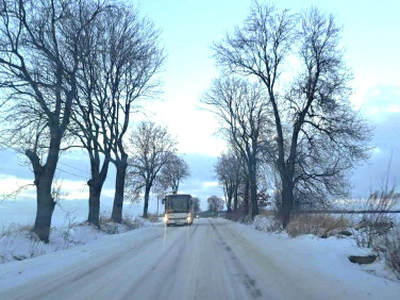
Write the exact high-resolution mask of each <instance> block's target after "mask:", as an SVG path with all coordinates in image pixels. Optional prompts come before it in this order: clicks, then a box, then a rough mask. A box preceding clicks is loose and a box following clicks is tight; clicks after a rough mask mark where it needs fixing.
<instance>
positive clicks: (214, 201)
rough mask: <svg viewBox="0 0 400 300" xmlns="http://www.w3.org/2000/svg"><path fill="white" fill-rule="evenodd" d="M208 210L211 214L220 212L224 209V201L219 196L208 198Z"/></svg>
mask: <svg viewBox="0 0 400 300" xmlns="http://www.w3.org/2000/svg"><path fill="white" fill-rule="evenodd" d="M207 202H208V210H209V211H210V212H219V211H221V210H223V209H224V200H222V199H221V198H220V197H217V196H210V197H208V198H207Z"/></svg>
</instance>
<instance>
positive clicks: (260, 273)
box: [0, 219, 362, 300]
mask: <svg viewBox="0 0 400 300" xmlns="http://www.w3.org/2000/svg"><path fill="white" fill-rule="evenodd" d="M247 229H248V230H252V231H254V230H253V229H251V228H244V226H238V225H237V224H235V223H232V222H229V221H226V220H223V219H199V220H195V222H194V224H193V225H192V226H186V227H164V226H155V227H151V228H145V229H140V230H135V231H133V232H130V233H127V234H121V235H120V236H119V237H118V236H115V237H114V236H113V237H112V239H110V243H109V244H110V245H109V246H108V247H107V246H106V247H103V249H100V248H99V247H91V248H90V247H88V246H87V247H88V248H85V247H86V246H83V247H75V248H76V249H75V250H74V249H68V250H66V251H64V252H65V253H66V254H65V257H64V256H63V252H60V253H58V255H59V257H58V260H63V259H64V260H67V258H68V255H67V253H68V251H75V252H77V251H80V252H79V253H81V254H79V253H78V252H77V253H78V254H76V255H75V253H74V257H75V260H74V262H73V263H70V264H68V263H65V266H64V267H63V268H52V262H51V261H50V259H51V258H52V257H53V258H54V257H56V256H55V255H56V254H55V255H49V258H48V272H47V274H44V275H43V274H42V275H40V276H36V277H34V278H32V279H31V280H30V281H28V282H24V283H22V284H20V285H19V286H16V287H14V288H12V289H10V290H5V291H2V292H0V298H1V299H57V300H61V299H322V298H324V299H344V298H345V299H350V298H351V299H359V298H360V299H361V298H362V297H361V296H362V295H359V294H357V292H356V291H353V292H352V291H351V290H349V288H348V285H347V287H345V286H342V285H340V284H338V283H337V282H332V281H334V280H329V275H328V278H327V274H324V271H323V270H321V271H320V273H318V272H316V271H318V270H315V269H313V268H311V269H310V270H307V269H305V268H302V267H299V266H298V265H291V264H290V263H287V261H286V262H285V261H284V260H286V258H283V257H281V256H280V253H278V252H277V251H275V250H274V251H271V250H270V251H269V250H268V248H265V246H264V247H261V244H260V243H259V241H258V239H259V238H257V237H260V235H262V234H263V233H261V232H255V233H256V234H255V235H253V234H250V235H249V234H246V232H247V231H248V230H247ZM258 234H260V235H258ZM264 235H265V234H264ZM99 245H100V243H99ZM101 245H103V244H101ZM79 248H81V249H83V250H77V249H79ZM275 249H276V247H275ZM282 250H284V249H282ZM285 251H290V249H289V250H287V249H286V250H285ZM80 255H81V256H82V257H80ZM76 257H79V259H76ZM36 259H40V260H42V263H46V255H45V256H42V257H38V258H36ZM295 259H301V258H294V260H295ZM32 261H33V260H32ZM23 263H24V262H23ZM341 284H343V283H341ZM0 290H1V289H0ZM321 297H322V298H321Z"/></svg>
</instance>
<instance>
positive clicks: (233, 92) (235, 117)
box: [201, 77, 269, 217]
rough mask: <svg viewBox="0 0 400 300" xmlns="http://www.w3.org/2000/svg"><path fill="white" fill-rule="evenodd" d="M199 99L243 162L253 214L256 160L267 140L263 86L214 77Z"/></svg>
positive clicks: (237, 79) (252, 212)
mask: <svg viewBox="0 0 400 300" xmlns="http://www.w3.org/2000/svg"><path fill="white" fill-rule="evenodd" d="M201 101H202V102H203V103H204V104H207V105H208V106H210V110H211V111H212V112H214V113H215V114H216V116H217V117H218V118H219V120H220V121H221V126H222V128H223V130H224V133H225V136H226V138H227V139H228V141H229V143H230V144H231V145H232V147H233V148H234V149H235V151H236V152H237V153H239V154H240V156H241V157H242V158H243V160H244V162H245V164H246V168H247V173H248V178H249V188H250V204H251V216H252V217H254V216H256V215H257V214H258V206H257V164H258V161H259V155H260V153H261V150H262V149H264V148H267V147H268V144H269V141H268V139H267V138H268V135H267V130H268V124H269V116H268V111H267V106H266V100H265V99H264V92H263V89H262V87H261V86H260V85H259V84H256V83H254V84H251V83H249V82H248V81H246V80H244V79H240V78H235V77H228V78H225V79H218V80H215V81H214V82H213V85H212V87H211V89H210V91H209V92H207V93H206V94H205V95H204V97H203V98H202V99H201Z"/></svg>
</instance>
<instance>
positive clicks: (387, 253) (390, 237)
mask: <svg viewBox="0 0 400 300" xmlns="http://www.w3.org/2000/svg"><path fill="white" fill-rule="evenodd" d="M383 245H384V250H383V251H382V253H383V257H384V258H385V262H386V265H388V266H389V267H390V268H391V269H392V270H393V271H394V272H395V273H396V275H397V278H398V279H400V225H399V224H398V225H397V226H395V227H394V228H393V229H392V230H391V231H390V232H389V233H388V234H387V235H386V236H385V238H384V242H383Z"/></svg>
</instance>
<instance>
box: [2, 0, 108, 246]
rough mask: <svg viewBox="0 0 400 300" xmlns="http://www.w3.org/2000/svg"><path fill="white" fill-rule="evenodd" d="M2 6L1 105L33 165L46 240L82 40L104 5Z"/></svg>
mask: <svg viewBox="0 0 400 300" xmlns="http://www.w3.org/2000/svg"><path fill="white" fill-rule="evenodd" d="M0 5H1V7H0V80H1V83H0V86H1V88H2V91H3V94H2V100H1V105H0V106H1V107H2V108H3V109H5V112H4V114H5V115H6V118H5V122H7V125H8V126H7V127H8V128H7V129H8V135H7V136H8V137H9V142H10V143H15V145H18V146H17V147H19V148H20V150H21V151H24V153H25V154H26V156H27V157H28V158H29V161H30V163H31V165H32V168H33V172H34V177H35V181H34V183H35V185H36V194H37V212H36V219H35V224H34V228H33V231H34V232H35V233H36V234H37V235H38V236H39V238H40V239H41V240H42V241H44V242H48V241H49V233H50V226H51V218H52V214H53V210H54V206H55V200H54V199H53V197H52V193H51V191H52V183H53V178H54V173H55V170H56V167H57V163H58V159H59V155H60V149H61V145H62V142H63V141H64V140H65V133H66V130H67V128H68V125H69V123H70V115H71V108H72V106H73V102H74V100H75V98H76V94H77V78H76V73H77V70H78V68H79V64H80V51H81V49H80V48H79V41H80V40H81V39H82V37H83V33H84V29H85V28H86V27H87V26H90V24H91V23H92V22H93V20H94V19H95V18H96V16H97V15H98V14H99V13H100V12H101V10H102V5H100V4H99V3H97V2H94V1H74V2H71V1H66V0H52V1H29V0H20V1H16V0H15V1H13V0H10V1H8V0H3V1H1V4H0ZM5 97H7V98H5ZM21 136H23V137H24V138H22V139H21V140H17V138H18V137H21Z"/></svg>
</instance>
